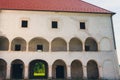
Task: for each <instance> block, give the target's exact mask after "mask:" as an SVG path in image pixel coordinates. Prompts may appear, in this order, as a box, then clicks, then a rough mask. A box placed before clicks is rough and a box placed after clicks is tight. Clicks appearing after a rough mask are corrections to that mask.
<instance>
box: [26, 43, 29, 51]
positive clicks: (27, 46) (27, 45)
mask: <svg viewBox="0 0 120 80" xmlns="http://www.w3.org/2000/svg"><path fill="white" fill-rule="evenodd" d="M26 51H27V52H28V51H29V44H28V43H26Z"/></svg>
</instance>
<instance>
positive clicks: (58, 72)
mask: <svg viewBox="0 0 120 80" xmlns="http://www.w3.org/2000/svg"><path fill="white" fill-rule="evenodd" d="M52 77H53V78H57V79H64V78H67V68H66V64H65V62H64V61H62V60H56V61H55V62H54V63H53V65H52Z"/></svg>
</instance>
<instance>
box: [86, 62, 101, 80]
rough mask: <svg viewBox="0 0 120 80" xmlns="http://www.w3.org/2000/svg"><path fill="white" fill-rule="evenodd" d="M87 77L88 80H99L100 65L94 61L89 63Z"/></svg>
mask: <svg viewBox="0 0 120 80" xmlns="http://www.w3.org/2000/svg"><path fill="white" fill-rule="evenodd" d="M87 77H88V79H94V80H96V79H99V71H98V65H97V63H96V62H95V61H93V60H90V61H89V62H88V63H87Z"/></svg>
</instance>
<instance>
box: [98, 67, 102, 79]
mask: <svg viewBox="0 0 120 80" xmlns="http://www.w3.org/2000/svg"><path fill="white" fill-rule="evenodd" d="M98 69H99V78H100V79H101V78H103V74H102V73H103V72H102V66H98Z"/></svg>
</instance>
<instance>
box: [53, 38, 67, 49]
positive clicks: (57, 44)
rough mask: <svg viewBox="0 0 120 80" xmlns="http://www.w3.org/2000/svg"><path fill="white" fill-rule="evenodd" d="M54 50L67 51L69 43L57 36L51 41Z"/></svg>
mask: <svg viewBox="0 0 120 80" xmlns="http://www.w3.org/2000/svg"><path fill="white" fill-rule="evenodd" d="M51 49H52V51H67V43H66V42H65V40H63V39H61V38H56V39H54V40H53V41H52V43H51Z"/></svg>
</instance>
